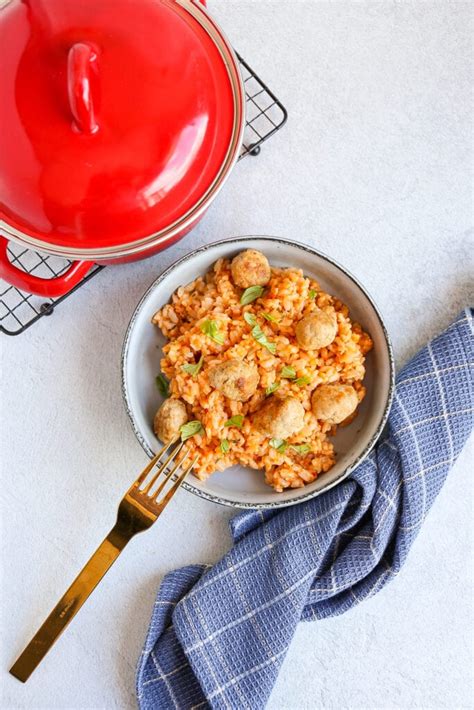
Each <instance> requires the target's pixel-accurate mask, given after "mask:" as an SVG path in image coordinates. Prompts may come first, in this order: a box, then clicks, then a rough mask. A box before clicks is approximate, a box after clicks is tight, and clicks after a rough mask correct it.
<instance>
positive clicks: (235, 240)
mask: <svg viewBox="0 0 474 710" xmlns="http://www.w3.org/2000/svg"><path fill="white" fill-rule="evenodd" d="M256 239H258V240H263V241H264V240H267V241H269V242H276V243H278V244H282V245H284V246H292V247H297V248H298V249H301V250H302V251H306V252H308V254H311V256H317V257H318V258H320V259H323V260H324V261H326V262H328V263H329V264H331V265H332V266H335V267H336V269H339V270H340V271H342V272H343V273H344V274H345V276H347V277H348V278H349V279H350V280H351V281H352V282H353V283H354V284H355V285H356V286H357V287H358V288H359V289H360V290H361V291H362V293H363V294H364V295H365V297H366V298H367V300H368V301H369V303H370V305H371V306H372V308H373V310H374V313H375V315H376V316H377V318H378V320H379V323H380V327H381V330H382V333H383V336H384V340H385V344H386V346H387V353H388V361H389V368H390V380H389V386H388V389H387V396H386V401H385V407H384V410H383V412H382V414H381V417H380V421H379V424H378V426H377V428H376V430H375V432H374V434H373V436H372V437H371V439H370V441H369V442H368V444H367V446H366V447H365V448H364V450H363V451H362V452H361V453H360V454H359V456H358V457H357V458H356V459H355V461H353V463H352V464H350V465H349V466H348V467H347V468H346V469H344V471H342V473H341V475H340V476H338V478H336V479H335V480H334V481H331V482H330V483H328V485H327V486H324V488H321V489H319V490H316V491H309V492H307V493H305V492H304V491H305V488H302V489H301V491H302V494H301V495H300V496H298V497H297V498H295V499H293V500H291V501H283V500H281V501H279V500H278V498H276V500H275V501H274V502H269V503H246V502H245V503H244V502H236V501H231V500H227V499H226V498H222V497H220V496H217V495H215V494H214V493H209V492H207V491H205V490H201V489H199V488H196V487H195V486H193V485H192V483H190V482H189V481H188V480H186V481H184V482H183V484H182V486H183V488H185V489H186V490H187V491H189V492H190V493H194V495H197V496H199V497H200V498H204V499H205V500H208V501H211V502H212V503H219V504H220V505H225V506H228V507H231V508H237V509H250V510H266V509H270V508H286V507H287V506H290V505H297V504H298V503H303V502H304V501H307V500H310V499H311V498H315V497H316V496H319V495H321V494H322V493H325V492H326V491H328V490H330V489H331V488H334V486H337V485H338V484H339V483H341V482H342V481H343V480H345V479H346V478H347V477H348V476H349V475H350V474H351V473H352V471H354V469H355V468H357V466H359V465H360V464H361V463H362V461H364V459H366V458H367V456H368V455H369V454H370V452H371V451H372V449H373V448H374V446H375V444H376V442H377V440H378V439H379V437H380V435H381V433H382V431H383V429H384V427H385V424H386V423H387V419H388V415H389V412H390V408H391V406H392V401H393V396H394V388H395V361H394V357H393V349H392V343H391V341H390V336H389V334H388V331H387V328H386V326H385V323H384V320H383V318H382V316H381V314H380V311H379V309H378V307H377V305H376V304H375V301H374V299H373V298H372V296H371V295H370V294H369V293H368V292H367V290H366V289H365V288H364V286H362V284H361V283H360V281H359V280H358V279H357V278H356V277H355V276H354V275H353V274H351V273H350V272H349V271H348V270H347V269H346V268H345V267H343V266H341V264H339V263H338V262H337V261H335V260H334V259H332V258H330V257H329V256H327V254H323V253H322V252H320V251H318V250H317V249H314V248H313V247H309V246H307V245H306V244H302V243H301V242H295V241H290V240H289V239H283V238H282V237H270V236H265V235H258V236H244V237H231V238H230V239H220V240H218V241H216V242H211V243H210V244H205V245H204V246H202V247H199V248H198V249H194V250H193V251H191V252H189V254H185V255H184V256H182V257H180V258H179V259H177V260H176V261H175V262H173V263H172V264H171V265H170V266H168V268H167V269H165V270H164V271H163V272H162V273H161V274H160V276H158V278H157V279H155V280H154V281H153V283H152V284H151V285H150V286H149V288H148V289H147V290H146V291H145V293H144V294H143V296H142V297H141V299H140V301H139V302H138V305H137V306H136V308H135V310H134V311H133V314H132V317H131V318H130V322H129V324H128V327H127V330H126V333H125V338H124V342H123V347H122V357H121V379H122V397H123V402H124V406H125V410H126V412H127V415H128V418H129V420H130V424H131V425H132V429H133V431H134V434H135V436H136V438H137V440H138V442H139V444H140V446H141V447H142V449H143V450H144V451H145V453H146V454H147V456H148V457H149V458H152V457H153V456H154V455H155V452H154V451H153V450H152V449H151V448H150V447H149V446H148V444H147V442H146V440H145V438H144V436H143V434H142V432H141V431H140V428H139V427H138V424H137V421H136V419H135V417H134V414H133V410H132V406H131V402H130V397H129V392H128V387H127V377H126V372H127V362H128V351H129V345H130V339H131V335H132V331H133V326H134V324H135V320H136V319H137V317H138V315H139V313H140V311H141V309H142V307H143V306H144V304H145V301H147V299H148V297H149V295H150V294H151V292H152V291H154V290H155V288H156V287H157V286H158V285H159V284H160V283H161V281H163V280H164V279H165V278H166V277H167V276H168V275H169V274H170V273H171V272H172V271H174V269H176V268H177V267H179V266H181V264H184V263H185V262H186V261H189V260H190V259H193V258H194V257H195V256H196V255H197V254H201V253H203V252H205V251H208V250H209V249H213V248H214V247H217V246H222V245H229V248H231V247H232V244H242V242H252V241H255V240H256ZM229 250H230V249H229ZM170 296H171V294H170ZM275 496H276V497H277V496H278V493H275Z"/></svg>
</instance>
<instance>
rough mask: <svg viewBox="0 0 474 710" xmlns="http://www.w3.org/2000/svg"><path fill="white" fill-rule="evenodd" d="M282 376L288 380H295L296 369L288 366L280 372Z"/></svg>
mask: <svg viewBox="0 0 474 710" xmlns="http://www.w3.org/2000/svg"><path fill="white" fill-rule="evenodd" d="M280 375H281V376H282V377H284V378H285V379H287V380H294V379H295V377H296V370H295V368H294V367H288V365H285V367H284V368H283V369H282V371H281V372H280Z"/></svg>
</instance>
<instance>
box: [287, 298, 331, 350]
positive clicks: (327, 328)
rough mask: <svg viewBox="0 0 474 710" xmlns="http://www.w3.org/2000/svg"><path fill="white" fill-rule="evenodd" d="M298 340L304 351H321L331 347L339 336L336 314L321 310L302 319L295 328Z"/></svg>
mask: <svg viewBox="0 0 474 710" xmlns="http://www.w3.org/2000/svg"><path fill="white" fill-rule="evenodd" d="M295 334H296V340H297V341H298V345H299V346H300V347H301V348H303V350H319V349H320V348H325V347H326V346H327V345H330V344H331V343H332V341H333V340H334V338H335V337H336V335H337V319H336V314H335V313H326V311H322V310H321V309H320V308H318V309H316V310H315V311H313V312H312V313H310V314H309V315H307V316H305V317H304V318H302V319H301V320H300V321H299V322H298V323H297V325H296V328H295Z"/></svg>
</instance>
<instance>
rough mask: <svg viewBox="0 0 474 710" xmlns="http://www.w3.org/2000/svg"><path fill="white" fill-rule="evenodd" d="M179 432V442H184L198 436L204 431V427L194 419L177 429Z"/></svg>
mask: <svg viewBox="0 0 474 710" xmlns="http://www.w3.org/2000/svg"><path fill="white" fill-rule="evenodd" d="M179 430H180V432H181V441H186V440H187V439H190V438H191V437H192V436H195V435H196V434H200V433H201V432H202V431H204V427H203V425H202V424H201V422H200V421H198V420H197V419H194V420H193V421H192V422H187V423H186V424H183V425H182V426H180V427H179Z"/></svg>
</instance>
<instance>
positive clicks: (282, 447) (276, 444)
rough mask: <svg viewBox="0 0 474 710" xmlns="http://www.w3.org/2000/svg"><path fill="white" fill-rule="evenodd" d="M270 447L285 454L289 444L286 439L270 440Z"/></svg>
mask: <svg viewBox="0 0 474 710" xmlns="http://www.w3.org/2000/svg"><path fill="white" fill-rule="evenodd" d="M269 443H270V446H271V447H272V448H273V449H276V450H277V451H278V453H279V454H284V453H285V451H286V447H287V446H288V444H287V443H286V441H285V440H284V439H270V442H269Z"/></svg>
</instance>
